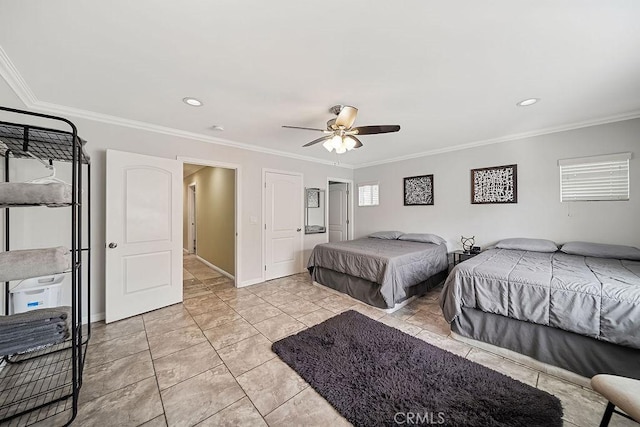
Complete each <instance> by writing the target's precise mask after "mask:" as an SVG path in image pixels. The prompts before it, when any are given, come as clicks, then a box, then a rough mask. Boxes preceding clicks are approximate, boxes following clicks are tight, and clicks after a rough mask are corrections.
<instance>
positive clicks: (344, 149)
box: [336, 145, 347, 154]
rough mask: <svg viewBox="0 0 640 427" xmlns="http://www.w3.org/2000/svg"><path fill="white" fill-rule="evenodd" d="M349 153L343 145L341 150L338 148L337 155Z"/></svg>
mask: <svg viewBox="0 0 640 427" xmlns="http://www.w3.org/2000/svg"><path fill="white" fill-rule="evenodd" d="M346 152H347V149H346V148H345V147H344V145H341V146H340V147H339V148H336V153H338V154H344V153H346Z"/></svg>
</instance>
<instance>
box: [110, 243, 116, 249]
mask: <svg viewBox="0 0 640 427" xmlns="http://www.w3.org/2000/svg"><path fill="white" fill-rule="evenodd" d="M117 247H118V244H117V243H114V242H111V243H109V249H115V248H117Z"/></svg>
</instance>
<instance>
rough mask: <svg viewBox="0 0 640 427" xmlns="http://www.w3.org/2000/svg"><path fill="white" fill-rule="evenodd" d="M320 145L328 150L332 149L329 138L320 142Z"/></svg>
mask: <svg viewBox="0 0 640 427" xmlns="http://www.w3.org/2000/svg"><path fill="white" fill-rule="evenodd" d="M322 146H323V147H324V148H326V149H327V151H328V152H332V151H333V144H332V140H331V139H328V140H326V141H325V142H324V143H323V144H322Z"/></svg>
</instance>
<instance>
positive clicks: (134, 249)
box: [105, 150, 182, 323]
mask: <svg viewBox="0 0 640 427" xmlns="http://www.w3.org/2000/svg"><path fill="white" fill-rule="evenodd" d="M181 213H182V163H179V162H178V161H176V160H170V159H163V158H158V157H150V156H143V155H140V154H133V153H125V152H122V151H114V150H107V184H106V216H107V218H106V233H105V236H106V242H107V248H106V249H105V251H106V252H105V287H106V292H105V302H106V303H105V306H106V307H105V308H106V310H105V312H106V313H105V315H106V322H107V323H109V322H113V321H116V320H120V319H124V318H126V317H131V316H135V315H137V314H140V313H145V312H147V311H151V310H155V309H158V308H161V307H165V306H167V305H171V304H175V303H178V302H181V301H182V214H181Z"/></svg>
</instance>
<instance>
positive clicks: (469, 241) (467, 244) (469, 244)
mask: <svg viewBox="0 0 640 427" xmlns="http://www.w3.org/2000/svg"><path fill="white" fill-rule="evenodd" d="M460 243H462V249H463V250H464V252H465V253H469V252H471V248H473V245H474V243H476V236H471V237H464V236H460Z"/></svg>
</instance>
